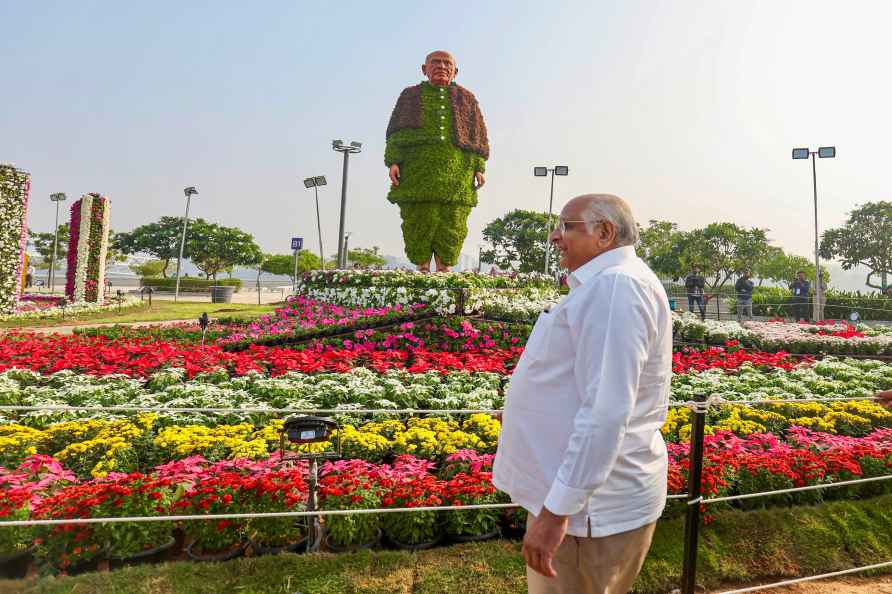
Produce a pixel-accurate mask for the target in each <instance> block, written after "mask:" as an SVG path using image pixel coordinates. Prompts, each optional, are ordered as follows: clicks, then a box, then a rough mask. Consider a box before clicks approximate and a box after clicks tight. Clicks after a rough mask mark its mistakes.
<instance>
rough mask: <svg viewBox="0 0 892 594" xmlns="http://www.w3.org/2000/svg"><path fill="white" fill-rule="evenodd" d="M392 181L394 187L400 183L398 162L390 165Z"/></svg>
mask: <svg viewBox="0 0 892 594" xmlns="http://www.w3.org/2000/svg"><path fill="white" fill-rule="evenodd" d="M390 183H391V184H393V187H394V188H395V187H397V186H398V185H400V166H399V165H397V164H396V163H394V164H393V165H391V166H390Z"/></svg>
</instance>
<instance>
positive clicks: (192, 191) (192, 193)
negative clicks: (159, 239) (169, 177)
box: [173, 186, 198, 303]
mask: <svg viewBox="0 0 892 594" xmlns="http://www.w3.org/2000/svg"><path fill="white" fill-rule="evenodd" d="M183 194H185V195H186V214H185V215H184V216H183V235H182V237H180V256H179V257H178V258H177V285H176V289H175V290H174V293H173V301H174V303H176V302H177V300H178V299H179V298H180V266H182V263H183V249H184V248H185V247H186V227H187V226H188V225H189V203H190V202H192V196H197V195H198V190H196V189H195V187H194V186H189V187H188V188H183Z"/></svg>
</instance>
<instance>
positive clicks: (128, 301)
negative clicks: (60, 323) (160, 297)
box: [0, 296, 142, 322]
mask: <svg viewBox="0 0 892 594" xmlns="http://www.w3.org/2000/svg"><path fill="white" fill-rule="evenodd" d="M140 305H142V301H141V300H140V299H139V298H138V297H133V296H128V297H125V298H124V300H123V301H121V303H120V304H119V303H118V302H117V301H114V302H109V303H105V304H102V303H87V302H86V301H81V302H75V303H69V304H67V305H59V306H56V307H47V308H44V309H35V310H33V311H22V312H17V313H13V314H0V322H9V321H14V320H54V319H59V318H66V317H69V318H70V317H72V316H77V315H82V314H91V313H99V312H102V311H107V310H110V309H112V308H113V309H114V310H115V311H117V310H118V309H119V308H120V309H122V310H124V309H131V308H135V307H138V306H140Z"/></svg>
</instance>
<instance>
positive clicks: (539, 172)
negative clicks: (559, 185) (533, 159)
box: [533, 167, 548, 177]
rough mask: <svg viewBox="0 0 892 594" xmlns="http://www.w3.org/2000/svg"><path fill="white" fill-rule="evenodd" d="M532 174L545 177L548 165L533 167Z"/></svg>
mask: <svg viewBox="0 0 892 594" xmlns="http://www.w3.org/2000/svg"><path fill="white" fill-rule="evenodd" d="M533 175H535V176H536V177H547V176H548V167H533Z"/></svg>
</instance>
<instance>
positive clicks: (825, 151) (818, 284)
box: [793, 146, 836, 322]
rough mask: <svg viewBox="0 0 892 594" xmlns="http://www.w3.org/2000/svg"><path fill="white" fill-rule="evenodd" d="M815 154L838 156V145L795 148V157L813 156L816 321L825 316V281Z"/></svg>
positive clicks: (814, 313) (831, 157) (824, 156)
mask: <svg viewBox="0 0 892 594" xmlns="http://www.w3.org/2000/svg"><path fill="white" fill-rule="evenodd" d="M815 156H818V157H819V158H821V159H833V158H834V157H836V147H835V146H822V147H820V148H818V150H816V151H813V150H811V149H809V148H802V147H800V148H794V149H793V158H794V159H808V158H809V157H810V158H811V180H812V191H813V192H814V200H815V298H814V312H813V316H814V319H815V321H817V322H820V321H821V319H822V318H823V317H824V312H823V308H824V306H823V294H824V288H823V284H824V283H823V282H822V281H821V261H820V254H819V242H818V240H819V229H818V172H817V165H816V164H815V161H816V159H815Z"/></svg>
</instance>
